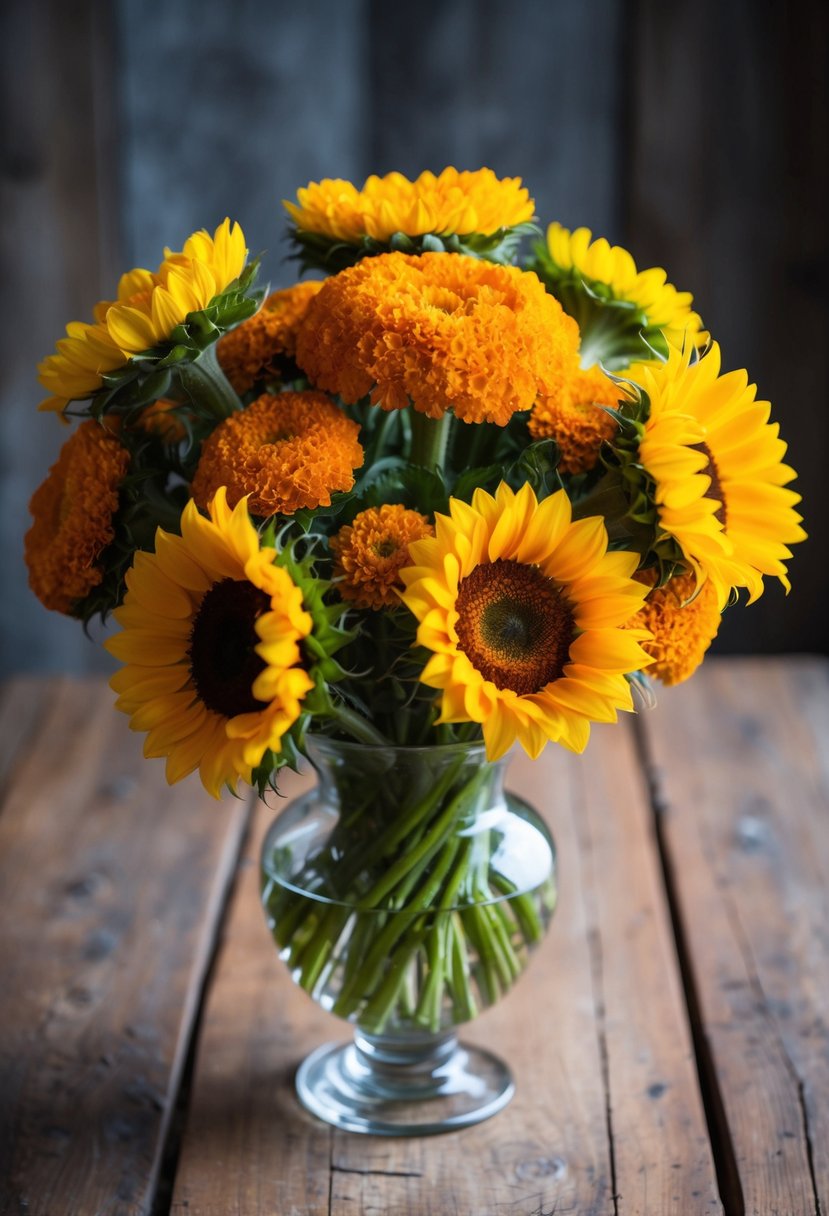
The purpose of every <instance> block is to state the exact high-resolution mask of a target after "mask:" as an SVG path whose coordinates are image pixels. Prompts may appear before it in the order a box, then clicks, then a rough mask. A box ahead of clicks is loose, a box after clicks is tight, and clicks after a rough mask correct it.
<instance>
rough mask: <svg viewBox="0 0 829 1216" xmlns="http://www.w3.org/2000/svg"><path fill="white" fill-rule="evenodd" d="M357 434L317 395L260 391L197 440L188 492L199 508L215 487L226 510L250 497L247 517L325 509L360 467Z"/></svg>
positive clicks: (350, 483) (355, 428) (353, 425)
mask: <svg viewBox="0 0 829 1216" xmlns="http://www.w3.org/2000/svg"><path fill="white" fill-rule="evenodd" d="M359 431H360V428H359V426H358V425H357V423H356V422H352V421H351V419H350V418H347V417H346V415H345V414H344V413H343V411H342V410H341V409H339V408H338V407H337V406H336V405H335V404H334V403H333V401H330V400H329V399H328V398H327V397H326V396H324V395H323V394H322V393H314V392H304V393H264V394H263V395H262V396H261V397H257V399H256V400H255V401H252V402H251V404H250V405H249V406H247V408H246V409H244V410H240V411H238V412H237V413H235V414H231V416H230V417H229V418H226V419H225V420H224V422H222V423H220V424H219V426H217V427H216V429H215V431H213V433H212V434H211V435H210V436H209V437H208V438H207V439H206V440H205V443H204V446H203V448H202V453H201V457H200V459H199V464H198V468H197V469H196V475H195V477H194V478H193V485H192V494H193V498H194V499H195V501H196V503H197V504H198V506H200V507H202V508H206V507H207V504H208V503H209V502H210V500H211V499H212V498H213V496H214V494H215V493H216V491H217V490H218V489H219V487H220V486H227V501H228V503H229V504H230V505H231V507H233V506H235V505H236V503H237V502H238V501H239V500H240V499H241V498H243V497H244V496H245V495H250V498H249V501H248V506H249V509H250V511H251V512H252V514H254V515H261V516H270V515H276V514H283V515H292V514H293V513H294V511H298V510H299V509H300V508H301V507H310V508H314V507H320V506H325V507H327V506H329V505H330V503H331V494H332V493H333V491H335V490H350V489H351V487H352V486H353V484H354V475H353V470H354V469H358V468H359V467H360V465H361V464H362V463H363V449H362V447H361V446H360V443H359V441H358V438H357V437H358V435H359Z"/></svg>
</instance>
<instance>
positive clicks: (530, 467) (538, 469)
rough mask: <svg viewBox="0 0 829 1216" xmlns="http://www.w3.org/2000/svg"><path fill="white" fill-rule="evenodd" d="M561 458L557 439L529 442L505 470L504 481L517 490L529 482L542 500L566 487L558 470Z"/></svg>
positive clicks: (537, 496)
mask: <svg viewBox="0 0 829 1216" xmlns="http://www.w3.org/2000/svg"><path fill="white" fill-rule="evenodd" d="M560 458H561V457H560V453H559V448H558V444H557V443H556V441H555V439H539V440H537V441H536V442H535V443H531V444H529V446H528V447H527V448H525V449H524V451H523V452H522V454H521V455H520V456H519V457H518V459H517V460H516V461H514V462H513V463H512V464H511V465H509V466H508V467H507V468H506V469H505V470H504V481H506V483H507V485H509V486H510V487H511V488H512V489H513V490H516V491H517V490H520V489H521V486H522V485H524V484H525V483H529V485H530V486H531V487H532V489H533V490H534V491H535V495H536V498H538V500H539V501H541V499H542V498H548V497H549V496H550V495H551V494H554V493H555V492H556V490H561V489H563V488H564V482H563V481H562V479H561V474H560V473H559V471H558V462H559V460H560Z"/></svg>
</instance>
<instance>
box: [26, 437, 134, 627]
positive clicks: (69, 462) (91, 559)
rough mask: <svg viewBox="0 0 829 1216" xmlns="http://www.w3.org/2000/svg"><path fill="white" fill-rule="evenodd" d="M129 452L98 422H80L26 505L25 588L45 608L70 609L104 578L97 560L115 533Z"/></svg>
mask: <svg viewBox="0 0 829 1216" xmlns="http://www.w3.org/2000/svg"><path fill="white" fill-rule="evenodd" d="M129 459H130V458H129V453H128V452H127V450H126V448H124V447H123V446H122V445H121V444H120V443H119V441H118V440H117V439H116V438H115V436H114V435H112V434H111V433H110V432H109V431H107V430H105V429H104V428H103V427H102V426H99V425H98V423H97V422H92V421H91V420H90V421H88V422H82V423H81V425H80V426H79V427H78V429H77V430H76V431H75V432H74V434H72V435H71V436H70V437H69V439H68V440H67V441H66V443H65V444H64V445H63V447H62V448H61V450H60V453H59V455H58V458H57V460H56V461H55V463H54V464H53V465H52V467H51V469H50V470H49V473H48V476H47V477H46V480H45V481H44V482H43V484H42V485H41V486H40V487H39V488H38V489H37V490H35V492H34V494H33V495H32V500H31V502H30V504H29V510H30V511H31V513H32V518H33V520H34V522H33V524H32V526H31V528H30V529H29V531H28V532H27V533H26V538H25V541H24V548H25V555H26V565H27V566H28V568H29V586H30V587H31V589H32V591H34V593H35V595H36V596H37V598H38V599H39V600H40V602H41V603H42V604H44V605H45V606H46V607H47V608H51V609H53V610H54V611H55V612H64V613H67V614H69V613H71V611H72V606H73V604H75V603H77V601H78V600H82V599H83V598H84V597H85V596H87V595H88V594H89V592H90V591H91V590H92V589H93V587H97V586H98V584H99V583H100V582H101V580H102V578H103V571H102V570H101V568H100V567H99V566H98V565H97V561H98V558H99V557H100V555H101V554H102V552H103V551H104V549H106V547H107V545H109V544H110V543H111V541H112V539H113V537H114V535H115V529H114V526H113V518H114V516H115V513H116V511H117V510H118V489H119V486H120V485H121V482H122V481H123V480H124V477H125V476H126V473H127V469H128V467H129Z"/></svg>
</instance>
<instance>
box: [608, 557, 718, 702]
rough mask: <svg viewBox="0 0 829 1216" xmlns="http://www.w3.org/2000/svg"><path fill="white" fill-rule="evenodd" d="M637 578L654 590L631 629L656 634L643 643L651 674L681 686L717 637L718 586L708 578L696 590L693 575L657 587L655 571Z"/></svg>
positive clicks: (638, 575)
mask: <svg viewBox="0 0 829 1216" xmlns="http://www.w3.org/2000/svg"><path fill="white" fill-rule="evenodd" d="M635 577H636V579H637V580H638V581H639V582H640V583H644V584H645V586H649V587H652V588H653V590H652V591H651V592H650V593H649V595H648V598H647V599H646V600H645V602H644V604H643V605H642V608H641V610H640V611H639V612H638V613H637V614H636V616H635V617H633V618H632V619H631V621H630V627H631V628H634V629H646V630H648V631H649V632H650V633H651V634H652V635H653V636H652V638H651V639H650V640H648V641H644V642H642V649H643V650H644V651H645V652H646V653H647V654H649V655H650V656H651V658H652V659H653V664H652V666H650V667H649V668H648V675H652V676H656V677H657V679H659V680H661V681H662V683H663V684H681V683H682V681H683V680H687V679H688V677H689V676H692V675H693V674H694V672H695V671H696V669H697V668H698V667H699V665H700V663H701V662H702V660H703V658H704V657H705V653H706V651H707V650H708V647H709V646H710V645H711V643H712V642H713V640H714V638H715V637H716V636H717V630H718V629H719V627H720V621H721V620H722V616H721V614H720V608H719V604H718V602H717V590H716V587H715V586H714V584H713V583H712V582H711V580H710V579H709V580H708V581H707V582H705V583H703V584H702V586H701V587H700V588H699V589H697V583H696V579H695V577H694V575H693V574H680V575H678V576H677V577H676V578H672V579H671V580H670V582H668V583H666V584H665V586H664V587H654V583H655V582H656V574H655V572H654V571H651V570H643V571H641V572H640V573H639V574H637V575H636V576H635ZM695 592H696V594H695Z"/></svg>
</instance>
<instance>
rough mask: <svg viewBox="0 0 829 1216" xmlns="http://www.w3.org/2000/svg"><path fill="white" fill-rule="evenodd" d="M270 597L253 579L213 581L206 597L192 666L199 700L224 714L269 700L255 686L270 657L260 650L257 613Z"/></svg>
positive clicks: (251, 709)
mask: <svg viewBox="0 0 829 1216" xmlns="http://www.w3.org/2000/svg"><path fill="white" fill-rule="evenodd" d="M269 608H270V599H269V597H268V596H267V595H266V594H265V592H264V591H261V590H260V589H259V588H258V587H254V586H253V584H252V583H248V582H242V581H236V580H235V579H232V578H225V579H222V581H221V582H220V583H214V585H213V586H212V587H211V588H210V590H209V591H208V592H207V594H206V595H205V597H204V599H203V600H202V602H201V606H200V607H199V610H198V612H197V614H196V619H195V621H194V622H193V631H192V633H191V634H190V650H189V656H190V671H191V673H192V676H193V683H194V684H195V686H196V692H197V693H198V695H199V699H200V700H201V701H202V702H203V703H204V704H205V705H206V706H207V708H208V709H211V710H213V712H214V713H217V714H221V715H222V717H224V718H235V717H236V715H237V714H249V713H255V712H257V711H258V710H261V709H262V707H263V706H264V705H265V704H266V702H264V701H259V700H257V698H256V697H254V695H253V693H252V691H251V689H252V687H253V682H254V680H255V679H256V677H257V676H258V675H259V673H260V672H261V671H262V670H264V668H265V662H264V660H263V659H261V658H260V657H259V655H258V654H257V653H256V650H255V647H256V646H257V645H258V644H259V641H260V639H259V635H258V634H257V632H256V629H255V627H254V626H255V622H256V619H257V617H259V616H261V615H262V613H263V612H267V611H268V609H269Z"/></svg>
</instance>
